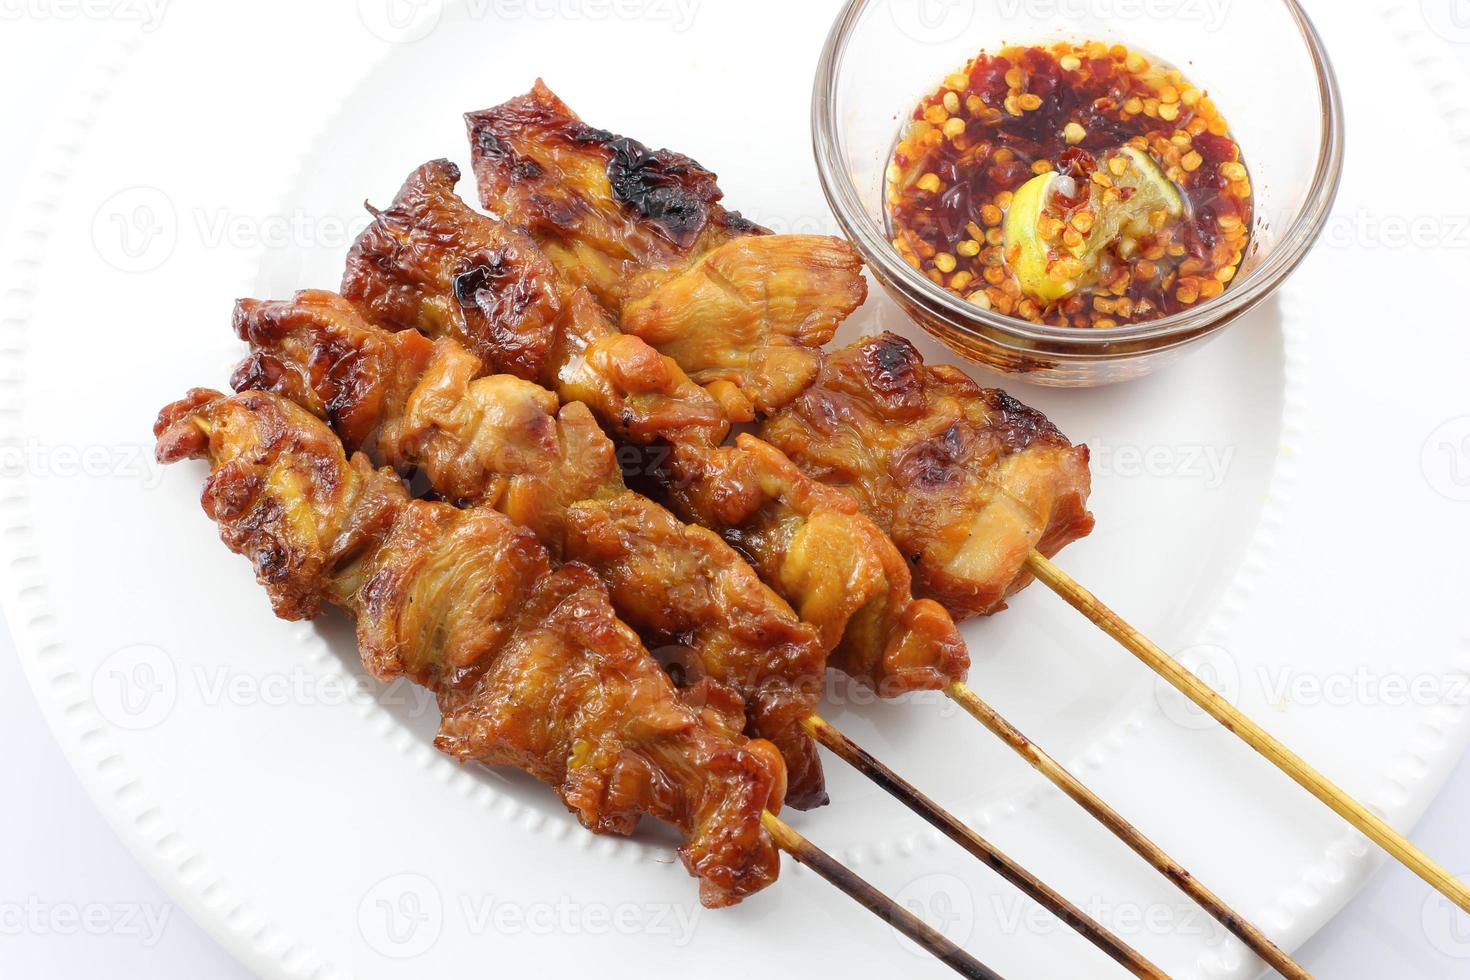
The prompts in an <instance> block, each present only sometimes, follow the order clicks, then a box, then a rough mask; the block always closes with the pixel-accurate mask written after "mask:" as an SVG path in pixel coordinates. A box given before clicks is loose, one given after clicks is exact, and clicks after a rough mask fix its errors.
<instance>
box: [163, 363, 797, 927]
mask: <svg viewBox="0 0 1470 980" xmlns="http://www.w3.org/2000/svg"><path fill="white" fill-rule="evenodd" d="M155 433H156V435H157V437H158V447H157V454H158V458H159V459H160V460H161V461H163V462H174V461H177V460H181V459H185V458H202V459H207V460H209V463H210V467H211V474H210V477H209V480H208V482H207V484H206V486H205V490H204V497H203V504H204V509H205V512H206V513H208V514H209V516H210V517H211V518H212V519H213V520H215V521H216V522H217V523H218V524H219V526H220V534H221V537H222V538H223V539H224V541H225V543H226V544H227V545H228V546H229V547H230V548H231V549H232V550H234V551H236V552H238V553H240V554H243V555H246V556H248V557H249V558H250V559H251V561H252V562H253V563H254V565H255V569H256V575H257V577H258V579H259V580H260V582H261V584H262V585H264V586H265V588H266V591H267V592H268V593H269V594H270V597H271V602H272V605H273V606H274V608H275V610H276V613H277V614H278V615H280V616H282V617H283V618H287V619H301V618H307V617H311V616H315V615H316V614H317V613H318V612H319V610H320V609H321V606H322V605H323V603H329V604H332V605H335V606H338V607H341V608H342V609H344V610H346V611H347V612H349V613H350V614H352V615H353V616H355V617H356V619H357V635H358V644H359V647H360V649H361V653H362V658H363V662H364V664H366V665H367V667H368V668H369V669H370V670H371V671H372V673H373V674H374V676H376V677H378V678H381V679H387V678H393V677H400V676H402V677H407V678H410V679H411V680H413V681H414V682H416V683H419V684H423V685H425V686H426V687H428V688H429V689H431V690H432V691H433V692H434V693H435V695H436V696H437V699H438V701H439V705H440V709H441V712H442V714H443V718H442V721H441V724H440V729H439V734H438V736H437V737H436V740H435V741H436V744H437V745H438V747H439V748H440V749H442V750H443V751H445V752H447V753H449V754H451V755H453V756H455V757H456V758H458V759H460V760H461V761H476V762H481V763H485V764H488V765H508V766H516V767H518V768H521V769H524V770H525V771H527V772H529V773H531V774H532V775H534V776H536V777H537V778H538V779H541V780H542V781H544V782H546V783H548V784H550V785H551V786H553V787H554V788H555V789H556V790H557V792H558V793H559V794H560V795H561V797H562V799H563V801H565V803H566V805H567V807H568V808H569V809H570V810H571V811H572V812H573V813H575V814H576V815H577V817H578V819H579V820H580V821H581V822H582V823H583V824H584V825H585V826H586V827H587V828H589V829H590V830H593V831H596V832H599V833H619V834H627V833H631V832H632V830H633V828H634V827H635V825H636V824H637V822H638V820H639V819H640V817H642V816H643V815H645V814H647V815H652V816H654V817H657V818H659V819H661V820H665V821H667V822H669V823H671V824H673V825H675V826H676V827H678V828H679V829H680V830H681V831H682V832H683V834H684V837H685V844H684V846H683V847H682V848H681V851H680V853H681V855H682V857H683V859H684V862H685V865H686V866H687V867H688V868H689V870H690V872H691V873H692V874H694V875H696V876H697V877H698V878H699V879H700V891H701V897H702V899H703V901H704V902H705V904H706V905H709V906H722V905H730V904H733V903H735V902H738V901H739V900H740V899H741V898H743V897H745V896H747V895H749V894H751V893H753V892H755V891H758V890H759V889H761V888H763V887H765V886H766V885H768V884H770V883H771V882H772V881H774V880H775V878H776V875H777V871H778V866H779V860H778V854H777V851H776V847H775V845H774V843H773V842H772V841H771V840H770V838H769V837H768V836H767V834H766V833H765V831H764V830H763V829H762V828H761V813H762V811H763V810H765V809H767V808H770V809H772V810H773V811H774V810H776V809H778V808H779V806H780V803H781V793H782V791H783V784H784V769H783V766H782V763H781V759H780V756H779V754H778V753H777V751H776V749H775V747H774V746H772V745H771V744H770V743H768V742H763V741H759V740H756V741H749V742H747V741H746V740H745V739H744V737H743V736H741V735H740V734H739V732H738V728H739V720H738V718H731V717H730V716H729V715H728V714H727V713H725V712H722V711H721V710H720V707H719V704H720V699H719V698H718V697H712V698H709V699H707V702H706V706H704V707H703V708H702V709H698V710H697V709H696V708H695V707H692V706H691V705H689V704H688V703H686V701H685V700H683V699H681V697H680V696H679V693H678V692H677V691H675V690H674V688H673V687H672V685H671V683H670V682H669V679H668V677H667V675H665V673H664V672H663V670H662V669H661V668H660V667H659V665H658V664H657V663H656V662H655V661H654V660H653V658H652V657H650V656H649V654H648V653H647V651H645V650H644V649H643V647H642V646H641V645H640V643H639V642H638V639H637V637H636V636H635V635H634V634H633V632H632V631H631V630H630V629H628V627H626V626H624V625H623V624H622V623H620V622H619V621H618V620H617V618H616V617H615V616H614V614H613V611H612V606H611V604H610V603H609V601H608V597H607V592H606V591H605V589H604V588H603V586H602V583H601V582H600V581H599V580H598V578H597V577H596V576H595V575H594V574H593V573H592V572H591V571H590V570H588V569H587V568H585V567H583V566H580V565H576V564H570V565H564V566H562V567H561V568H557V569H554V568H553V566H552V563H551V559H550V556H549V555H548V554H547V552H546V550H545V549H544V548H543V547H541V545H540V544H539V543H538V542H537V541H536V538H535V536H534V535H532V534H531V533H530V532H529V531H526V530H524V529H520V528H518V527H516V525H515V524H514V523H512V522H511V521H510V520H509V519H507V518H506V517H504V516H503V515H501V514H499V513H497V512H496V511H494V510H491V509H489V508H471V509H466V510H461V509H459V508H456V507H453V506H451V505H449V504H442V503H430V502H425V501H417V500H412V499H411V498H410V497H409V496H408V494H407V492H406V491H405V489H404V486H403V484H402V482H401V481H400V480H399V479H398V477H397V476H396V475H394V474H393V473H392V472H391V471H388V470H374V469H373V468H372V465H371V464H370V463H369V462H368V460H367V459H366V457H364V456H361V455H357V456H354V457H352V458H351V459H350V460H349V459H348V457H347V456H346V454H345V453H344V451H343V447H342V443H341V442H340V441H339V440H338V439H337V437H336V436H335V435H333V434H332V432H331V430H330V429H328V428H327V426H326V425H325V424H323V423H322V422H321V421H320V420H318V419H317V418H316V417H314V416H312V415H311V414H309V413H308V412H306V411H304V410H303V409H301V408H299V407H298V406H296V405H295V404H294V403H292V402H290V401H287V400H286V399H283V398H280V397H277V396H275V395H273V394H269V393H264V392H247V393H244V394H239V395H235V396H232V397H225V396H223V395H221V394H219V393H217V392H213V391H208V390H204V389H196V390H194V391H193V392H190V394H189V395H188V396H187V397H186V398H184V399H183V400H181V401H179V402H175V403H174V404H172V405H170V406H168V407H167V408H165V409H164V410H163V412H162V413H161V414H160V416H159V419H158V422H157V424H156V426H155ZM732 725H733V729H732Z"/></svg>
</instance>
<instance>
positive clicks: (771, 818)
mask: <svg viewBox="0 0 1470 980" xmlns="http://www.w3.org/2000/svg"><path fill="white" fill-rule="evenodd" d="M761 825H762V826H763V827H765V829H766V833H768V834H770V835H771V839H772V840H774V841H775V842H776V846H777V847H779V848H781V850H783V851H785V852H786V853H787V854H789V855H791V857H792V858H793V859H795V860H796V862H797V863H798V864H804V865H806V866H807V867H808V868H811V869H812V870H813V871H815V872H816V873H817V874H818V875H820V876H821V877H822V878H825V879H826V880H827V881H828V882H830V883H831V884H833V885H835V886H836V887H837V888H838V889H839V890H841V891H842V892H844V893H845V894H846V895H847V896H848V897H850V898H852V899H853V900H855V901H856V902H857V903H858V904H859V905H861V906H863V908H865V909H867V910H868V911H869V912H872V913H873V914H874V915H876V916H877V917H878V918H880V919H882V920H883V921H884V922H886V923H888V924H889V925H890V926H892V927H893V928H895V929H897V930H898V931H899V932H901V933H903V934H904V935H905V936H907V937H909V938H910V939H912V940H913V941H914V942H916V943H918V944H919V945H920V946H922V947H923V948H924V949H925V950H927V951H928V952H930V953H932V954H933V955H934V956H935V958H937V959H938V960H939V961H940V962H942V963H944V964H945V965H946V966H948V967H949V968H950V969H952V970H954V971H955V972H956V973H958V974H959V975H960V976H962V977H969V978H971V980H1001V977H1000V974H998V973H996V972H995V971H994V970H991V969H990V968H989V967H987V966H986V965H985V964H984V963H981V962H980V961H979V960H977V959H975V958H974V957H973V956H971V955H970V954H969V953H967V952H965V951H964V950H963V949H961V948H960V947H959V946H957V945H955V944H954V943H953V942H951V941H950V940H948V939H946V938H945V937H944V936H943V935H942V934H941V933H940V932H938V931H937V930H936V929H934V928H933V927H931V926H930V925H929V924H928V923H926V922H924V920H922V919H920V918H919V917H918V916H916V915H914V914H913V913H912V912H910V911H908V910H907V909H905V908H903V907H902V906H900V905H899V904H898V903H897V902H895V901H894V900H893V899H891V898H889V897H888V896H887V895H884V894H883V893H882V892H880V891H878V889H876V888H874V887H873V886H872V885H870V884H868V883H867V882H866V881H864V880H863V879H862V878H860V877H858V876H857V874H855V873H854V872H853V871H852V870H851V869H850V868H848V867H847V866H846V865H844V864H843V863H842V862H841V861H838V860H837V859H836V858H834V857H832V855H830V854H828V853H827V852H826V851H824V850H822V849H821V848H819V847H817V846H816V845H815V844H813V843H812V842H811V841H809V840H807V839H806V838H805V837H803V836H801V834H799V833H797V832H796V831H795V830H793V829H792V828H791V827H790V826H789V825H788V824H787V823H786V822H785V821H783V820H782V819H781V818H780V817H778V816H776V815H775V814H773V813H771V812H770V811H769V810H768V811H766V812H765V813H763V814H762V815H761Z"/></svg>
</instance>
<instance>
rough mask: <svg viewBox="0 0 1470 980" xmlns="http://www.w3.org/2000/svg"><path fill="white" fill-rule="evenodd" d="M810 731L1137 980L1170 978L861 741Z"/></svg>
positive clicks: (810, 725) (815, 727)
mask: <svg viewBox="0 0 1470 980" xmlns="http://www.w3.org/2000/svg"><path fill="white" fill-rule="evenodd" d="M802 727H803V728H805V729H806V731H807V733H808V734H809V735H811V736H812V738H814V739H816V740H817V741H818V742H820V743H821V744H822V745H824V746H826V747H827V748H828V749H830V750H832V752H833V753H834V754H836V755H837V756H838V757H839V758H841V759H842V760H843V761H844V762H847V763H848V764H850V765H851V766H852V767H853V768H854V769H857V770H858V771H859V772H861V773H862V774H863V775H865V776H867V777H868V778H869V779H871V780H873V782H875V783H877V784H878V786H879V787H881V788H882V789H883V790H884V791H885V792H887V793H888V794H889V795H891V796H893V797H894V798H895V799H897V800H898V801H899V802H901V803H903V804H904V805H905V806H907V807H908V808H909V809H910V810H912V811H914V812H915V813H917V814H918V815H919V816H921V817H923V818H924V820H925V821H927V822H928V823H929V824H930V825H931V826H933V827H934V828H935V829H936V830H938V831H939V832H940V833H942V834H944V835H945V836H946V837H948V838H949V839H950V840H952V841H954V842H955V843H956V844H959V845H960V846H961V847H963V848H964V849H965V850H966V851H968V852H969V853H971V854H972V855H974V856H975V857H977V858H979V859H980V860H981V861H982V862H984V863H985V864H986V865H987V866H989V867H990V868H991V869H992V870H994V871H995V872H996V873H997V874H998V875H1000V876H1001V877H1002V878H1004V879H1005V880H1006V881H1008V882H1010V883H1011V884H1012V885H1015V886H1016V887H1017V888H1018V889H1020V891H1021V892H1023V893H1024V894H1025V895H1027V896H1028V897H1030V898H1031V899H1033V900H1035V901H1036V902H1037V904H1039V905H1040V906H1041V907H1042V908H1044V909H1046V910H1047V911H1048V912H1050V913H1051V914H1052V915H1054V916H1056V917H1057V918H1058V919H1060V920H1061V921H1062V922H1064V923H1066V924H1067V925H1068V926H1070V927H1071V928H1072V929H1074V930H1075V931H1076V932H1077V933H1078V934H1079V935H1081V936H1082V937H1083V938H1084V939H1086V940H1087V941H1088V942H1090V943H1092V944H1093V945H1094V946H1096V947H1097V948H1098V949H1100V950H1102V951H1103V952H1104V953H1106V954H1107V955H1108V956H1110V957H1112V958H1113V959H1114V960H1115V961H1116V962H1118V963H1119V964H1121V965H1122V966H1123V967H1124V968H1125V969H1127V970H1128V972H1130V973H1132V974H1133V975H1134V976H1135V977H1144V978H1150V980H1167V977H1168V974H1166V973H1164V972H1163V971H1161V970H1160V969H1159V968H1158V967H1156V966H1154V965H1153V964H1152V963H1150V962H1149V961H1148V960H1147V959H1146V958H1145V957H1144V956H1143V954H1141V953H1139V952H1138V951H1137V950H1135V949H1134V948H1133V947H1131V946H1129V945H1128V944H1127V943H1125V942H1124V941H1123V940H1122V939H1119V938H1118V937H1117V936H1116V935H1114V934H1113V933H1111V932H1109V931H1108V929H1107V928H1106V927H1105V926H1103V925H1102V924H1101V923H1099V922H1098V921H1097V920H1095V919H1093V918H1092V917H1091V916H1089V915H1088V914H1087V913H1085V912H1083V911H1082V910H1081V909H1079V908H1077V907H1076V906H1075V905H1073V904H1072V903H1071V902H1069V901H1067V900H1066V899H1065V898H1063V897H1062V896H1061V895H1060V894H1058V893H1057V892H1056V891H1054V890H1053V889H1052V888H1050V887H1049V886H1048V885H1046V884H1045V883H1044V882H1042V881H1041V880H1040V879H1038V878H1036V877H1035V876H1034V875H1032V874H1031V873H1030V872H1029V871H1027V870H1026V869H1025V868H1023V867H1021V866H1020V865H1019V864H1017V863H1016V862H1015V861H1013V860H1011V859H1010V858H1009V857H1007V856H1006V855H1005V854H1003V853H1001V852H1000V851H999V850H997V849H996V848H995V846H994V845H992V844H991V843H990V842H989V841H987V840H985V838H983V837H981V836H980V835H979V834H977V833H976V832H975V831H973V830H971V829H970V828H969V827H967V826H965V824H963V823H961V822H960V821H959V820H958V819H957V818H956V817H955V816H954V815H952V814H951V813H950V812H949V811H947V810H945V809H944V808H943V807H941V806H940V805H939V804H937V803H935V802H934V801H933V800H931V799H930V798H929V797H928V796H926V795H924V794H923V793H921V792H920V791H919V790H918V789H916V788H915V787H913V786H912V785H910V784H909V783H908V782H907V781H906V780H904V779H903V777H901V776H899V775H898V774H897V773H895V772H894V771H893V770H892V769H889V768H888V767H887V766H885V765H884V764H883V763H881V762H879V761H878V760H877V759H876V758H874V757H873V756H871V755H869V754H868V753H867V752H866V751H864V750H863V749H862V747H861V746H859V745H858V744H857V743H856V742H854V741H852V739H850V738H848V737H847V736H846V735H844V734H842V733H841V732H840V731H838V730H837V729H836V728H833V727H832V726H831V725H830V724H828V723H827V722H826V721H824V720H822V719H821V718H819V717H817V716H816V715H813V716H812V717H810V718H807V719H806V720H804V721H803V722H802Z"/></svg>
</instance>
